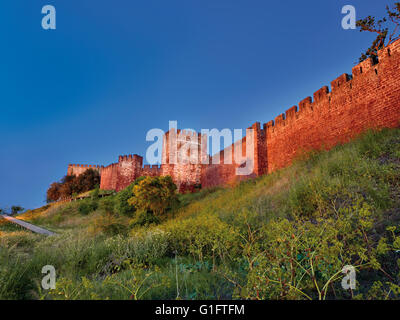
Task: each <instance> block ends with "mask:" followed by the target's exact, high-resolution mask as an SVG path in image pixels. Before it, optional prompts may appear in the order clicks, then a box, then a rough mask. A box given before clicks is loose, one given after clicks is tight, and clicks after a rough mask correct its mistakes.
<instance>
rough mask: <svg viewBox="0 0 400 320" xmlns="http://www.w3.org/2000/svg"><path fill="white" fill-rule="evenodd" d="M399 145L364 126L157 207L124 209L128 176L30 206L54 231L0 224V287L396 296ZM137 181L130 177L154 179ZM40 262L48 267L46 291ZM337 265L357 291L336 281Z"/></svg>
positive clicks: (11, 291) (388, 133)
mask: <svg viewBox="0 0 400 320" xmlns="http://www.w3.org/2000/svg"><path fill="white" fill-rule="evenodd" d="M399 155H400V130H399V129H393V130H383V131H380V132H378V131H370V132H368V133H366V134H364V135H363V136H361V137H360V138H358V139H356V140H354V141H353V142H351V143H349V144H346V145H341V146H337V147H335V148H333V149H332V150H331V151H329V152H321V153H315V152H314V153H312V154H311V155H308V156H309V157H308V158H306V156H305V155H304V157H303V159H302V160H298V161H296V162H295V163H294V164H293V165H292V166H291V167H290V168H286V169H283V170H280V171H278V172H275V173H273V174H270V175H268V176H264V177H259V178H257V179H253V180H249V181H244V182H241V183H240V184H238V185H236V186H235V187H232V188H225V189H223V188H219V189H212V190H202V191H201V192H199V193H197V194H185V195H179V196H178V197H179V199H180V204H179V205H176V204H171V203H170V204H169V205H168V206H166V209H165V211H164V212H163V211H162V210H160V209H159V208H160V206H161V205H162V204H160V203H157V205H156V206H155V207H150V206H149V205H147V206H145V209H146V210H139V209H138V208H134V207H133V206H132V207H131V208H130V210H131V209H132V208H134V209H133V210H135V209H137V211H135V212H136V214H135V215H134V216H133V219H132V216H131V213H129V214H127V215H125V213H124V212H123V210H121V209H120V208H122V207H119V204H123V205H124V204H126V200H123V199H126V198H127V195H128V196H129V198H132V197H134V196H136V195H135V194H134V193H133V189H134V187H133V186H131V187H130V188H128V189H126V190H124V191H125V192H126V194H124V195H123V196H122V195H121V198H118V196H119V194H120V193H119V194H118V195H116V196H110V197H105V198H103V199H97V198H96V197H93V198H92V199H86V200H82V201H76V202H71V203H68V204H52V205H50V206H48V207H47V208H46V209H43V208H41V209H37V210H33V211H27V212H26V213H24V214H23V215H24V216H25V217H31V216H32V217H34V220H33V221H34V223H37V224H39V225H47V226H49V227H51V228H53V229H55V230H57V235H56V236H52V237H47V238H45V237H42V236H37V235H33V234H31V233H28V232H22V231H21V230H19V229H11V228H9V227H7V226H6V225H3V226H0V233H1V235H0V248H1V249H0V298H1V299H22V298H23V299H32V298H39V299H231V298H241V299H399V298H400V286H399V285H400V259H399V254H400V253H399V252H400V251H399V250H400V225H399V221H400V211H399V208H400V197H399V190H400V158H399ZM146 181H148V178H142V179H141V180H140V181H139V182H137V183H136V184H135V186H136V187H138V188H140V186H143V187H144V188H143V189H146V188H149V189H151V191H152V192H154V193H155V194H157V192H159V191H160V190H162V184H160V183H159V181H158V182H157V183H154V184H152V183H148V182H146ZM142 183H143V185H142ZM160 185H161V187H160ZM129 189H131V190H132V191H129ZM154 189H155V190H154ZM130 192H132V194H130ZM139 194H140V193H138V195H139ZM149 199H154V196H153V197H149V198H147V199H146V198H145V199H144V200H147V201H148V200H149ZM92 201H93V202H95V203H97V208H90V210H89V209H88V212H91V214H88V215H85V214H81V213H80V211H81V210H82V209H80V207H81V206H83V207H85V206H90V205H91V203H92ZM124 201H125V203H124ZM118 202H120V203H119V204H118ZM136 203H139V201H137V202H135V206H136ZM154 208H155V210H156V212H157V214H154V211H153V210H154ZM161 212H163V213H161ZM167 212H168V214H165V213H167ZM41 215H42V216H41ZM154 218H157V221H153V220H152V219H154ZM129 223H130V224H131V227H134V228H133V229H131V230H129V227H128V226H129ZM46 264H51V265H54V266H55V267H56V270H57V283H56V286H57V287H56V290H52V291H50V292H48V291H43V290H42V289H41V287H40V281H41V277H42V274H41V272H40V271H41V267H42V266H44V265H46ZM345 265H352V266H354V267H355V269H356V280H357V282H356V289H355V290H352V291H351V290H344V289H343V288H342V286H341V280H342V278H343V276H344V274H342V268H343V267H344V266H345Z"/></svg>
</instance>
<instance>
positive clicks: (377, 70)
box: [68, 41, 400, 192]
mask: <svg viewBox="0 0 400 320" xmlns="http://www.w3.org/2000/svg"><path fill="white" fill-rule="evenodd" d="M399 124H400V41H397V42H395V43H394V44H392V45H391V46H390V47H389V48H386V49H384V50H382V51H381V52H380V53H379V63H378V64H376V65H373V64H372V62H371V61H370V60H368V61H364V62H362V63H360V64H359V65H357V66H355V67H354V68H353V70H352V76H349V75H347V74H343V75H341V76H340V77H338V78H337V79H336V80H334V81H332V82H331V92H329V88H328V87H327V86H325V87H323V88H321V89H320V90H318V91H317V92H315V93H314V99H312V98H311V97H308V98H306V99H304V100H302V101H301V102H300V103H299V107H297V106H293V107H292V108H290V109H289V110H287V111H286V112H285V114H281V115H279V116H278V117H276V118H275V121H270V122H268V123H265V124H264V125H263V128H260V124H259V123H255V124H253V126H252V127H251V128H252V129H253V130H254V133H255V135H254V149H255V152H254V158H253V159H252V160H253V161H254V170H253V173H252V174H250V175H249V176H237V175H236V168H237V167H238V166H239V165H240V164H237V163H235V162H234V159H233V160H232V161H233V163H232V164H219V165H217V164H211V161H212V160H211V159H212V158H211V159H209V160H210V164H182V163H178V164H170V162H171V161H170V160H171V159H173V157H174V153H173V152H172V151H171V150H173V148H172V149H171V146H170V144H169V143H168V137H169V135H170V132H167V133H166V134H165V136H164V140H163V151H162V152H163V154H162V160H163V164H162V165H161V167H160V168H159V167H158V166H153V167H150V166H145V167H144V168H142V162H143V159H142V158H141V157H139V156H136V155H135V156H133V157H132V156H130V157H120V159H119V162H118V163H116V164H112V165H110V166H108V167H106V168H103V169H102V170H101V188H102V189H114V190H118V191H119V190H122V189H123V188H125V187H126V186H128V185H129V184H130V183H131V182H133V181H134V180H135V179H136V178H137V177H139V176H143V175H150V176H157V175H163V176H165V175H170V176H171V177H172V179H173V180H174V182H175V183H176V184H177V185H178V188H179V190H180V191H181V192H182V191H185V190H191V188H192V187H193V186H194V185H196V184H200V183H201V185H202V187H211V186H217V185H223V184H227V183H230V182H233V181H236V180H241V179H245V178H249V177H255V176H259V175H262V174H266V173H269V172H272V171H274V170H277V169H279V168H282V167H285V166H287V165H289V164H290V163H291V162H292V161H293V159H294V158H295V157H297V156H298V155H299V154H300V153H301V152H303V151H308V150H311V149H321V148H323V147H324V148H327V149H328V148H331V147H332V146H334V145H336V144H338V143H342V142H347V141H349V140H350V139H351V138H353V137H354V136H356V135H357V134H359V133H361V132H362V131H364V130H366V129H368V128H376V127H397V126H399ZM176 133H177V134H179V133H180V130H177V131H176ZM198 139H199V150H198V152H199V158H200V159H202V158H203V157H205V158H208V156H207V154H206V150H207V144H206V143H200V141H201V135H198ZM177 143H178V144H179V142H177ZM239 143H240V142H239ZM241 145H242V150H243V152H242V155H243V156H244V155H245V154H246V137H245V138H243V139H242V141H241ZM204 147H205V148H204ZM230 148H232V146H230V147H229V148H227V149H225V150H223V151H221V153H220V159H221V160H222V159H223V158H224V152H227V151H228V150H229V149H230ZM178 150H179V146H178ZM232 156H233V152H232ZM200 163H202V162H200ZM82 170H83V169H82V168H81V167H79V166H78V167H77V171H76V173H75V174H80V173H81V172H84V171H85V170H87V168H86V169H84V170H83V171H82ZM68 172H70V168H68ZM74 172H75V170H74Z"/></svg>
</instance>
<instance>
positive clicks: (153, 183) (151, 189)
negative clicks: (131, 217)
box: [128, 176, 178, 216]
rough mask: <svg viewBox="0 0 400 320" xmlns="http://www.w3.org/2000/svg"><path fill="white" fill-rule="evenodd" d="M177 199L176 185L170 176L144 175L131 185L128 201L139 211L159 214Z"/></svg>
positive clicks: (170, 206) (164, 211) (165, 210)
mask: <svg viewBox="0 0 400 320" xmlns="http://www.w3.org/2000/svg"><path fill="white" fill-rule="evenodd" d="M177 201H178V197H177V194H176V185H175V184H174V183H173V181H172V178H171V177H170V176H166V177H144V178H143V179H142V180H140V181H139V182H138V183H137V184H136V185H134V186H133V197H132V198H130V199H129V201H128V203H129V204H131V205H132V206H134V207H135V208H136V210H138V211H141V212H149V213H152V214H154V215H155V216H161V215H163V214H165V213H166V212H167V210H168V209H171V208H172V206H174V204H175V203H176V202H177Z"/></svg>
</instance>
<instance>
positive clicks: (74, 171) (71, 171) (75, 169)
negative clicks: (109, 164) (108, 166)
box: [67, 164, 103, 177]
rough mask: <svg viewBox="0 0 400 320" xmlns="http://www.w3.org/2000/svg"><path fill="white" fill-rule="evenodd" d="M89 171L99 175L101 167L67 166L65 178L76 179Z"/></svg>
mask: <svg viewBox="0 0 400 320" xmlns="http://www.w3.org/2000/svg"><path fill="white" fill-rule="evenodd" d="M89 169H93V170H96V171H98V172H99V173H100V174H101V171H102V169H103V167H102V166H96V165H87V164H69V165H68V169H67V176H72V175H75V176H77V177H78V176H80V175H81V174H82V173H84V172H85V171H86V170H89Z"/></svg>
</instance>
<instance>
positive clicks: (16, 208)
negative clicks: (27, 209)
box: [11, 206, 24, 215]
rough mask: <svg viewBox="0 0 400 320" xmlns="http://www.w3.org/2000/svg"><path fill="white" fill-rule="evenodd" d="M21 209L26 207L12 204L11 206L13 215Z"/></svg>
mask: <svg viewBox="0 0 400 320" xmlns="http://www.w3.org/2000/svg"><path fill="white" fill-rule="evenodd" d="M21 211H24V208H22V207H21V206H12V207H11V214H12V215H15V214H18V213H19V212H21Z"/></svg>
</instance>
